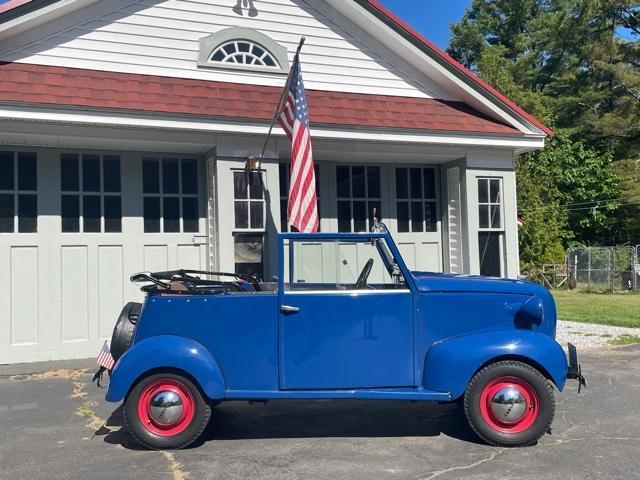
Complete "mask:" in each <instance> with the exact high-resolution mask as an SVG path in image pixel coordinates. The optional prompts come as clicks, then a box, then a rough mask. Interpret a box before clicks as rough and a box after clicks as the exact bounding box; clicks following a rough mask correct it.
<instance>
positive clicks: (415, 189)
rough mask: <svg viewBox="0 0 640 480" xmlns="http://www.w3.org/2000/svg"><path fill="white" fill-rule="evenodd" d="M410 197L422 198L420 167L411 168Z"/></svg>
mask: <svg viewBox="0 0 640 480" xmlns="http://www.w3.org/2000/svg"><path fill="white" fill-rule="evenodd" d="M411 198H422V169H421V168H412V169H411Z"/></svg>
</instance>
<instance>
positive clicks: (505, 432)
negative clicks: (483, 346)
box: [464, 361, 555, 447]
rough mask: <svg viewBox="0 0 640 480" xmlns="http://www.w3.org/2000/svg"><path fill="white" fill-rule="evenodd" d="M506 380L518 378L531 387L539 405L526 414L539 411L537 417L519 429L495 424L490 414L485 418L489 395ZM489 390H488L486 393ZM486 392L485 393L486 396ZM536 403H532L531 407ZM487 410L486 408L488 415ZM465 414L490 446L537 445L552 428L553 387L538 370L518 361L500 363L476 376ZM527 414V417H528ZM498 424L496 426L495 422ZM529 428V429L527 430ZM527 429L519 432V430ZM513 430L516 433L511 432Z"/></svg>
mask: <svg viewBox="0 0 640 480" xmlns="http://www.w3.org/2000/svg"><path fill="white" fill-rule="evenodd" d="M504 377H511V378H515V379H517V380H518V381H521V382H523V385H528V386H529V387H530V388H531V389H532V390H533V391H535V396H536V397H537V405H536V406H535V407H531V406H530V408H528V409H527V410H526V412H529V411H534V408H537V410H536V412H537V415H536V416H533V414H531V415H532V416H531V417H529V418H531V420H530V421H528V422H526V421H525V420H524V419H523V423H522V424H520V425H519V426H517V427H516V426H513V427H512V426H510V425H505V426H504V428H502V426H501V425H500V424H497V427H498V428H501V429H498V428H496V424H493V423H492V418H491V415H492V414H491V413H485V414H484V415H483V412H482V408H481V403H482V402H483V401H486V398H488V397H485V396H484V395H487V394H488V392H489V391H490V390H489V389H490V388H491V386H492V385H495V384H496V382H499V381H500V379H502V378H504ZM485 389H486V390H485ZM485 392H486V393H485ZM533 403H536V402H535V401H532V404H533ZM487 410H488V409H486V408H485V412H486V411H487ZM464 412H465V415H466V417H467V421H468V422H469V425H470V426H471V428H472V429H473V431H474V432H475V433H476V434H477V435H478V436H479V437H480V438H481V439H482V440H484V441H485V442H487V443H489V444H490V445H494V446H500V447H524V446H529V445H534V444H535V443H536V442H537V441H538V440H539V439H540V437H542V436H543V435H544V434H545V433H546V432H547V431H549V429H550V427H551V422H552V421H553V416H554V414H555V398H554V394H553V385H552V384H551V382H549V380H547V378H545V377H544V375H542V374H541V373H540V372H539V371H538V370H536V369H535V368H533V367H532V366H530V365H527V364H526V363H522V362H517V361H500V362H496V363H492V364H491V365H488V366H486V367H485V368H483V369H482V370H480V371H479V372H478V373H476V374H475V375H474V376H473V378H472V379H471V381H470V382H469V385H468V386H467V390H466V392H465V394H464ZM526 415H528V413H525V416H526ZM496 423H497V422H496ZM526 425H528V426H526ZM525 426H526V429H524V430H522V431H518V428H524V427H525ZM510 429H513V430H514V432H509V430H510Z"/></svg>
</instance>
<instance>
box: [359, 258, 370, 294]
mask: <svg viewBox="0 0 640 480" xmlns="http://www.w3.org/2000/svg"><path fill="white" fill-rule="evenodd" d="M372 267H373V258H370V259H369V260H367V263H365V264H364V267H363V268H362V271H361V272H360V275H359V276H358V281H357V282H356V289H358V290H360V289H363V288H367V280H368V279H369V274H370V273H371V268H372Z"/></svg>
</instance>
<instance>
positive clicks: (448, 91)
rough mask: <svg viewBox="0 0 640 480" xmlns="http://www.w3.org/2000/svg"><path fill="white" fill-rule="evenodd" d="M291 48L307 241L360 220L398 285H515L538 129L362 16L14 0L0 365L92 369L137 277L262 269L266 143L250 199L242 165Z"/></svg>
mask: <svg viewBox="0 0 640 480" xmlns="http://www.w3.org/2000/svg"><path fill="white" fill-rule="evenodd" d="M245 3H246V4H247V5H246V6H245ZM301 36H305V37H306V44H305V46H304V49H303V54H302V68H303V75H304V80H305V84H306V89H307V96H308V100H309V109H310V117H311V129H312V136H313V146H314V153H315V158H316V163H317V169H318V179H319V208H320V215H321V229H322V230H323V231H336V230H341V231H362V230H366V229H368V228H369V226H370V213H371V211H372V209H373V208H376V209H377V211H378V212H380V216H381V217H382V220H383V221H384V222H385V223H386V224H387V226H388V227H389V229H390V230H391V231H392V233H393V235H394V237H395V239H396V241H397V243H398V244H399V245H400V248H401V251H402V253H403V255H404V258H405V260H406V261H407V263H408V264H409V266H410V267H411V268H414V269H419V270H432V271H442V272H453V273H470V274H479V273H482V274H487V275H497V276H505V277H516V276H517V275H518V273H519V272H518V241H517V227H516V217H517V213H516V192H515V174H514V164H513V159H514V156H515V155H518V154H520V153H522V152H526V151H530V150H533V149H539V148H542V147H543V146H544V142H545V137H546V136H547V135H549V134H550V131H549V130H548V129H547V128H546V127H544V126H543V125H542V124H540V123H539V122H538V121H536V120H535V119H534V118H532V117H531V116H530V115H528V114H527V113H525V112H524V111H522V110H521V109H520V108H518V107H517V106H516V105H514V104H513V103H511V102H510V101H509V100H508V99H506V98H504V97H503V96H502V95H500V94H499V93H498V92H496V91H495V90H493V89H492V88H491V87H489V86H488V85H486V84H484V83H483V82H481V81H480V80H478V79H477V78H476V77H475V76H474V75H472V74H471V73H469V72H468V71H466V70H464V69H463V68H462V67H461V66H459V65H458V64H456V63H455V62H454V61H453V60H451V59H450V58H449V57H447V56H446V54H444V53H443V52H442V51H440V50H439V49H438V48H436V47H435V46H434V45H433V44H431V43H429V42H428V41H427V40H425V39H424V38H422V37H420V35H418V34H417V33H416V32H414V31H412V30H411V29H410V28H409V27H408V26H406V25H404V24H403V23H402V22H401V21H400V20H399V19H397V18H395V17H394V16H393V15H392V14H391V13H390V12H388V11H386V10H385V9H384V8H382V7H381V6H380V5H378V3H377V2H376V1H374V0H253V1H249V2H243V1H241V0H208V1H204V0H199V1H196V0H136V1H134V0H109V1H97V0H58V1H40V0H33V1H25V0H11V1H9V3H7V4H4V5H2V6H0V61H1V62H4V63H2V64H1V65H0V232H1V233H0V272H1V273H2V276H1V280H0V282H1V283H0V363H7V362H23V361H36V360H49V359H61V358H76V357H88V356H92V355H95V354H96V352H97V350H98V348H99V347H100V345H101V343H102V341H103V339H105V338H109V337H110V335H111V330H112V328H113V325H114V322H115V319H116V316H117V314H118V312H119V311H120V309H121V307H122V305H123V303H124V302H125V301H128V300H134V299H140V296H141V294H140V292H139V291H138V287H136V286H134V285H132V284H130V282H129V280H128V279H129V276H130V275H131V274H132V273H135V272H139V271H147V270H152V271H153V270H169V269H175V268H194V269H207V270H216V271H233V270H234V269H242V270H243V271H247V270H249V271H251V270H258V271H261V273H262V274H263V276H264V278H270V277H271V276H272V275H273V274H274V273H275V268H276V263H275V261H276V259H275V256H276V254H275V236H276V234H277V232H278V231H279V230H280V229H281V228H286V221H283V220H282V205H283V204H286V203H285V202H286V191H287V184H286V182H287V164H288V159H289V152H290V144H289V142H288V140H287V139H286V137H285V136H284V132H283V131H282V130H281V129H280V128H279V127H276V129H275V130H274V137H273V140H272V141H271V142H270V144H269V146H268V149H267V155H266V157H267V158H266V160H265V162H264V163H263V171H262V172H261V173H260V174H259V175H261V176H262V182H264V185H265V187H266V188H265V189H264V190H263V189H262V188H261V187H260V188H258V187H257V186H259V185H260V183H259V182H253V183H252V182H251V181H250V182H249V185H247V183H246V179H247V177H246V175H245V171H244V166H245V158H246V157H247V156H248V155H250V154H253V155H257V154H258V153H259V152H260V150H261V147H262V142H263V141H264V138H265V134H266V133H267V129H268V127H269V123H270V120H271V116H272V115H273V110H274V108H275V106H276V103H277V100H278V97H279V95H280V92H281V89H282V87H283V84H284V82H285V78H286V73H287V71H288V69H289V64H290V62H291V60H292V58H293V54H294V52H295V49H296V47H297V45H298V42H299V39H300V37H301ZM253 175H254V176H255V175H258V174H253ZM253 179H254V180H259V178H258V177H257V176H255V177H253ZM256 243H257V244H258V245H264V254H263V262H262V263H261V261H260V258H256V257H255V249H251V248H245V247H247V245H249V246H253V247H255V244H256Z"/></svg>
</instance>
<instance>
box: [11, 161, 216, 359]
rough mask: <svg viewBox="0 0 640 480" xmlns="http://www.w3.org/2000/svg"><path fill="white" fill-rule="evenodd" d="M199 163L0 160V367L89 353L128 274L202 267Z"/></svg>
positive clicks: (131, 296)
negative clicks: (1, 365)
mask: <svg viewBox="0 0 640 480" xmlns="http://www.w3.org/2000/svg"><path fill="white" fill-rule="evenodd" d="M203 179H204V174H203V162H202V161H201V160H199V159H196V158H188V157H186V156H185V157H182V156H175V155H173V156H166V155H158V154H140V153H122V152H117V153H114V152H95V151H60V150H53V149H20V150H17V149H15V150H9V149H5V150H2V151H0V272H2V280H1V283H0V312H1V315H0V363H15V362H27V361H38V360H50V359H62V358H82V357H89V356H93V355H94V354H95V353H96V352H97V350H98V348H99V347H100V345H101V343H102V341H103V340H104V339H105V338H109V337H110V336H111V330H112V329H113V325H114V322H115V319H116V317H117V315H118V312H119V311H120V309H121V308H122V305H123V304H124V303H125V302H127V301H130V300H140V299H141V294H140V292H139V290H138V288H137V287H136V286H135V285H132V284H131V283H130V282H129V276H130V275H131V274H132V273H135V272H138V271H145V270H152V271H153V270H167V269H174V268H195V269H205V268H206V267H207V255H206V236H205V232H206V226H205V220H204V218H205V211H206V205H205V202H204V198H205V195H204V193H205V186H204V181H203Z"/></svg>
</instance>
